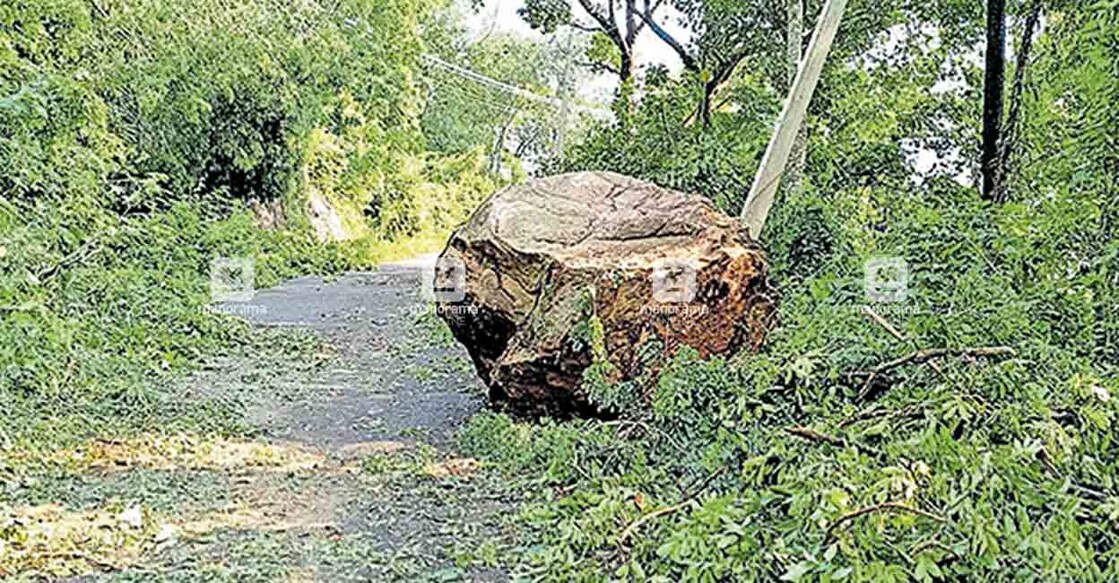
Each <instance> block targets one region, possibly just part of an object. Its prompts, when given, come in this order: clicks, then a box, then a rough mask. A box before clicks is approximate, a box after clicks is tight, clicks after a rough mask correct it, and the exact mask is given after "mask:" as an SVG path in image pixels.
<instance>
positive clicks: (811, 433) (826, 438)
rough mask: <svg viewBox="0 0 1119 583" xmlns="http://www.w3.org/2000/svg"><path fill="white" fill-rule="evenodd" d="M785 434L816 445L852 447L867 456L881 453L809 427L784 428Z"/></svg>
mask: <svg viewBox="0 0 1119 583" xmlns="http://www.w3.org/2000/svg"><path fill="white" fill-rule="evenodd" d="M785 432H786V433H788V434H789V435H794V436H796V437H800V438H803V439H807V440H808V441H815V442H817V443H826V444H828V445H834V446H836V447H848V446H851V447H854V448H855V449H857V450H859V451H861V452H863V453H865V454H869V455H878V454H879V453H881V452H879V451H878V450H876V449H874V448H872V447H870V446H866V445H863V444H861V443H856V442H852V441H848V440H846V439H843V438H842V437H836V436H834V435H828V434H827V433H821V432H819V431H816V430H815V429H812V428H811V427H801V426H796V427H786V428H785Z"/></svg>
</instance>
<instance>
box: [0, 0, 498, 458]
mask: <svg viewBox="0 0 1119 583" xmlns="http://www.w3.org/2000/svg"><path fill="white" fill-rule="evenodd" d="M436 7H437V5H436V4H435V3H431V2H427V1H425V0H370V1H367V0H353V1H350V0H346V1H344V2H342V3H334V2H332V3H330V5H329V6H326V5H323V4H321V3H318V2H304V3H299V4H297V5H293V4H290V3H287V2H272V1H265V2H223V1H208V0H204V1H200V2H190V3H183V2H171V1H164V0H140V1H123V0H109V1H104V0H102V1H99V2H84V1H73V0H17V1H16V2H14V3H12V2H7V3H4V4H3V5H2V6H0V167H2V168H3V170H2V171H0V268H2V271H0V408H2V409H3V410H4V412H5V414H4V419H3V422H2V424H0V445H3V446H4V447H8V446H10V445H12V444H13V443H18V444H20V445H21V446H22V447H46V446H48V445H50V444H52V443H56V442H59V441H67V440H72V439H76V438H82V437H87V436H90V435H94V434H100V433H109V434H112V433H113V432H118V433H119V432H121V431H129V430H132V429H135V428H140V427H145V428H151V427H154V426H160V425H162V426H163V427H165V428H166V427H170V426H171V425H168V424H172V425H173V422H174V423H178V422H185V423H192V424H195V426H194V428H195V429H197V427H198V426H201V427H203V428H207V427H210V428H214V429H231V428H236V425H237V424H236V423H233V422H232V419H233V418H234V416H233V413H234V412H235V408H236V404H235V403H207V402H199V403H181V402H174V401H173V399H171V398H170V397H169V396H168V395H167V394H166V392H163V391H160V390H158V385H160V384H164V383H166V382H167V379H169V378H171V375H173V374H175V373H176V372H180V371H181V370H182V369H184V368H186V367H189V366H191V365H192V364H194V363H196V362H198V360H199V359H200V358H202V357H203V356H205V355H207V354H212V353H213V352H215V351H217V350H219V349H228V348H230V347H231V346H233V345H235V344H236V343H238V342H241V341H244V339H245V336H246V334H245V328H244V326H243V325H240V324H237V323H236V322H235V321H234V320H232V319H229V318H226V317H222V316H219V315H217V314H213V313H211V312H209V311H208V310H207V309H206V308H207V307H208V305H209V300H210V298H209V289H208V285H209V276H208V269H209V263H210V261H211V260H212V259H213V258H214V257H217V256H231V257H232V256H252V257H255V258H256V263H257V266H256V284H257V286H258V287H260V286H268V285H272V284H275V283H276V282H278V281H279V279H280V278H281V277H288V276H292V275H296V274H300V273H306V272H324V271H336V270H339V269H342V268H344V267H346V266H352V265H359V266H367V265H369V264H370V263H371V262H373V261H376V259H377V257H375V256H374V255H373V252H374V251H375V250H376V248H377V246H378V245H381V244H382V243H383V242H384V241H385V240H392V239H400V238H403V237H411V236H417V237H426V236H430V234H432V233H436V232H440V231H442V230H443V229H446V228H448V227H449V226H450V225H453V224H455V223H456V222H458V221H459V220H461V218H462V217H463V216H464V215H465V213H466V212H467V211H468V210H469V209H471V208H472V207H473V206H474V205H475V204H476V202H477V201H478V200H480V199H481V198H482V197H483V196H485V195H486V194H488V193H489V192H491V191H492V190H493V189H494V188H495V187H496V184H497V181H496V180H495V179H494V178H492V177H491V176H490V175H489V174H488V173H487V171H486V169H485V167H484V162H485V160H484V159H483V157H482V156H481V155H480V154H479V153H478V149H477V146H479V145H480V144H478V143H476V144H474V146H475V147H472V148H466V147H464V149H463V151H462V152H460V153H456V154H455V155H438V154H432V153H429V152H426V151H425V150H424V149H423V148H424V142H425V137H424V136H423V134H422V133H421V127H420V123H419V122H420V118H419V113H420V109H421V107H420V106H421V105H422V96H421V93H420V92H419V91H418V90H417V86H416V82H415V76H416V73H417V67H416V64H415V60H416V57H417V56H418V54H419V52H420V51H421V50H422V41H421V39H420V37H419V36H418V25H419V23H420V22H421V21H423V20H425V19H426V18H428V15H429V14H430V12H431V10H433V9H434V8H436ZM355 63H360V64H361V65H360V66H355ZM250 206H252V207H254V208H253V211H254V212H250V210H249V207H250ZM324 209H325V210H324ZM309 211H312V212H309ZM261 215H263V218H262V216H261ZM312 215H318V216H315V217H313V216H312ZM312 218H314V219H315V221H312ZM258 222H264V223H268V224H270V226H271V228H270V229H268V230H262V229H260V228H259V227H258V226H257V225H256V224H255V223H258ZM334 223H337V224H336V225H335V224H334ZM337 237H357V238H358V239H357V240H356V241H351V242H348V243H345V244H337V245H335V244H322V243H319V242H318V240H320V239H323V238H327V239H329V238H337Z"/></svg>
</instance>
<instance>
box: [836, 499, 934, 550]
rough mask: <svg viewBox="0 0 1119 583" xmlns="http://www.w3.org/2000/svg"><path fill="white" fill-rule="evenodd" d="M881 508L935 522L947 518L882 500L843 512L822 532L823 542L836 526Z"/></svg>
mask: <svg viewBox="0 0 1119 583" xmlns="http://www.w3.org/2000/svg"><path fill="white" fill-rule="evenodd" d="M883 510H889V511H894V512H908V513H910V514H916V515H917V516H923V517H925V518H928V519H930V520H935V521H937V522H942V523H947V522H948V519H947V518H944V517H943V516H940V515H939V514H933V513H932V512H929V511H927V510H921V509H920V508H916V507H913V506H909V505H908V504H903V503H901V502H882V503H879V504H872V505H870V506H864V507H862V508H859V509H858V510H853V511H851V512H848V513H847V514H844V515H843V516H840V517H839V518H837V519H836V520H835V522H833V523H831V526H829V527H828V530H827V532H826V533H825V534H824V542H825V544H826V543H827V542H828V541H830V540H831V537H832V535H833V534H834V533H835V530H836V529H837V528H839V527H840V526H843V525H844V524H846V523H848V522H851V521H852V520H854V519H856V518H858V517H860V516H863V515H865V514H871V513H873V512H880V511H883Z"/></svg>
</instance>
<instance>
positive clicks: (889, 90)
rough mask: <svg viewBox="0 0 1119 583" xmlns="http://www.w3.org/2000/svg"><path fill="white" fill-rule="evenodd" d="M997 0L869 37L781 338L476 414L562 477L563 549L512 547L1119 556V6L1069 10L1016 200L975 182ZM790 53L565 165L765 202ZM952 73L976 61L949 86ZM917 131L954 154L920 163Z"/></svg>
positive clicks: (631, 569) (618, 133)
mask: <svg viewBox="0 0 1119 583" xmlns="http://www.w3.org/2000/svg"><path fill="white" fill-rule="evenodd" d="M720 6H721V4H720ZM976 6H978V5H976ZM976 6H968V7H964V6H962V5H959V6H955V5H953V6H948V5H945V4H944V3H932V4H929V3H922V5H921V6H907V5H905V6H896V7H895V11H891V10H884V11H882V12H877V13H875V16H876V17H877V16H881V17H882V18H883V19H884V22H879V23H874V22H871V21H868V20H865V19H855V20H854V21H853V24H852V25H851V26H850V27H849V28H844V29H843V32H842V33H841V40H840V42H839V46H838V48H837V51H838V54H839V57H838V58H834V59H833V60H832V61H831V62H830V64H829V66H828V68H826V69H825V73H824V78H825V82H824V84H823V85H822V86H821V91H822V93H821V94H819V95H817V100H816V101H815V102H814V105H813V107H812V110H811V114H812V115H811V118H810V127H809V132H808V136H809V137H808V142H807V144H808V145H807V159H806V164H805V166H804V170H803V173H801V174H799V175H798V176H797V177H796V178H797V186H796V187H795V188H786V189H785V190H784V192H783V194H782V198H781V199H780V200H779V201H778V205H777V208H776V210H775V215H774V216H773V217H772V218H771V221H770V224H769V225H768V226H767V227H766V231H765V232H763V234H762V239H763V243H764V244H765V246H766V248H767V250H768V251H769V253H770V258H771V261H772V264H773V270H774V273H775V276H776V278H777V280H778V282H779V284H780V286H781V288H782V292H783V298H782V305H781V311H780V320H781V321H780V323H779V325H778V326H777V328H776V329H775V330H774V331H773V332H772V333H771V335H770V337H769V339H768V341H767V344H766V346H765V347H764V348H763V350H762V352H761V353H760V354H757V355H746V354H743V355H738V356H736V357H734V358H730V359H713V360H711V361H707V362H704V361H701V360H699V359H697V358H696V356H695V355H694V354H690V353H688V352H682V353H679V354H677V356H676V357H675V358H674V359H673V360H672V361H671V364H670V365H668V366H667V367H666V368H665V369H664V370H663V371H662V372H661V374H660V376H659V378H657V379H655V381H653V382H649V383H647V384H645V385H641V386H638V387H632V386H631V387H616V386H608V385H602V384H601V382H600V381H599V380H597V379H596V378H595V377H593V376H592V377H589V378H588V379H587V384H586V387H587V390H588V391H589V393H590V394H591V395H592V396H596V397H597V398H598V399H599V402H600V403H601V404H603V405H605V406H609V407H612V408H614V409H615V410H617V411H618V412H619V413H620V418H618V419H617V420H613V421H605V422H603V421H570V422H564V423H554V422H545V423H538V424H533V423H524V422H520V421H516V420H514V419H510V418H508V417H505V416H503V415H499V414H483V415H479V416H477V417H475V418H474V419H473V421H472V422H471V424H470V426H469V427H468V428H467V429H466V430H465V431H464V433H463V435H462V446H463V448H464V450H465V451H466V452H468V453H471V454H473V455H476V456H478V457H480V458H481V459H483V460H488V461H490V462H492V463H493V464H495V465H496V467H498V468H500V471H503V472H507V473H508V475H509V476H511V477H513V478H515V479H516V480H518V481H517V482H516V484H517V485H516V486H515V488H518V489H521V490H523V491H525V492H529V493H531V496H532V499H533V501H532V503H530V504H528V505H527V506H526V507H525V509H524V510H523V511H522V512H521V514H520V516H519V521H520V524H523V525H524V527H525V528H527V529H529V531H530V532H532V533H534V536H535V540H536V541H537V542H538V545H537V546H534V547H530V548H529V549H528V550H523V549H522V550H520V551H519V552H514V553H513V554H514V555H515V556H516V562H515V564H516V565H518V566H517V567H516V569H519V570H517V571H516V572H518V573H520V574H521V575H523V576H525V577H526V578H533V579H539V580H556V581H570V580H588V581H589V580H601V579H603V578H615V579H620V580H639V581H641V580H650V581H728V580H774V579H778V578H779V579H782V580H788V581H840V580H859V581H910V580H918V581H935V580H984V581H1004V580H1100V581H1105V580H1113V579H1115V578H1117V577H1119V572H1117V571H1116V565H1119V560H1117V554H1119V484H1117V482H1116V480H1117V476H1119V467H1117V466H1116V465H1115V459H1116V457H1117V456H1116V454H1117V453H1119V452H1117V449H1116V447H1117V444H1116V441H1115V437H1114V436H1115V421H1116V414H1117V409H1116V391H1117V390H1119V374H1117V373H1119V370H1117V369H1116V363H1117V362H1119V358H1117V357H1119V352H1117V350H1119V335H1117V325H1119V296H1116V290H1117V289H1119V263H1117V259H1119V231H1117V229H1119V206H1117V205H1116V201H1117V200H1119V190H1117V186H1119V181H1117V180H1119V175H1117V174H1116V170H1117V168H1119V165H1117V162H1119V147H1117V145H1119V144H1116V142H1115V137H1114V135H1113V132H1110V131H1109V130H1107V129H1105V128H1108V127H1114V124H1115V123H1116V122H1117V121H1119V117H1117V116H1119V109H1117V108H1116V107H1115V106H1114V105H1108V103H1107V102H1108V100H1110V99H1114V98H1115V97H1116V96H1119V83H1117V82H1116V80H1117V79H1119V78H1117V77H1116V76H1115V72H1116V71H1117V70H1119V69H1117V68H1116V67H1119V61H1117V60H1116V56H1115V54H1114V51H1113V50H1112V49H1109V48H1107V47H1113V46H1114V45H1115V42H1116V41H1117V38H1119V37H1116V31H1117V30H1119V26H1117V25H1119V21H1117V20H1116V16H1115V14H1116V12H1115V8H1116V5H1115V4H1114V3H1113V2H1095V3H1091V2H1089V3H1075V4H1073V3H1049V2H1046V3H1044V10H1045V12H1044V14H1045V18H1046V23H1047V24H1046V28H1045V31H1044V33H1043V34H1041V35H1040V37H1038V38H1037V39H1035V46H1034V47H1033V50H1034V51H1035V52H1034V53H1033V55H1032V57H1031V60H1030V61H1029V63H1028V67H1029V68H1028V70H1023V71H1022V75H1023V77H1024V79H1025V81H1024V83H1026V84H1027V89H1026V90H1025V91H1024V93H1023V94H1021V95H1020V96H1019V99H1021V103H1020V105H1019V111H1018V113H1017V115H1018V116H1019V117H1018V119H1017V124H1018V126H1017V128H1018V129H1017V130H1016V133H1015V134H1014V136H1013V138H1012V139H1013V147H1012V148H1011V149H1010V150H1009V151H1010V152H1011V155H1010V161H1009V162H1008V164H1009V165H1010V168H1011V171H1010V174H1009V176H1008V178H1007V180H1008V182H1007V192H1006V197H1005V202H1003V203H1001V204H999V203H992V202H988V201H985V200H982V199H981V198H980V196H979V194H978V193H977V190H976V187H975V183H974V182H973V180H974V178H973V177H972V176H970V175H968V174H964V175H962V176H961V175H960V173H961V172H962V171H966V170H968V169H973V168H975V167H976V164H975V157H976V156H977V155H978V148H977V147H976V144H977V143H978V141H977V132H978V128H979V127H980V125H981V124H980V114H981V109H980V107H979V100H978V92H977V89H978V87H979V86H978V85H977V84H976V80H977V79H978V78H979V74H980V73H981V69H980V68H979V67H977V66H976V65H975V64H970V63H968V62H967V61H966V60H961V59H960V58H959V55H960V54H961V52H963V51H965V50H966V49H965V47H968V46H974V43H976V42H979V40H980V39H981V36H979V35H981V34H982V20H981V14H980V13H979V12H978V11H976V10H973V8H976ZM864 8H865V7H864ZM1012 8H1014V9H1018V10H1021V11H1022V12H1020V14H1023V15H1024V14H1025V11H1026V9H1027V8H1029V3H1024V4H1023V5H1021V6H1013V7H1012ZM854 9H855V10H856V11H858V10H860V8H858V7H855V8H854ZM859 14H862V13H861V12H859ZM1024 20H1025V19H1024V18H1020V19H1019V20H1017V22H1018V23H1019V24H1022V23H1023V21H1024ZM862 26H866V27H867V28H865V29H862V28H860V27H862ZM890 27H894V28H892V29H891V30H893V32H892V33H891V34H890V38H891V39H893V40H894V42H892V43H891V44H892V46H891V47H890V48H888V49H887V48H883V46H882V45H880V44H877V43H881V42H884V39H885V38H886V33H883V32H882V31H883V29H884V28H890ZM852 29H854V30H852ZM1011 30H1012V31H1016V30H1020V29H1014V28H1012V29H1011ZM901 31H905V32H904V33H902V32H901ZM864 34H865V36H863V35H864ZM875 39H877V40H875ZM862 43H867V44H862ZM704 48H705V46H704V45H703V44H699V46H698V48H697V50H698V51H699V52H700V53H702V51H703V50H704ZM712 48H713V47H712ZM776 48H779V47H775V48H772V49H770V53H769V54H772V51H773V50H776ZM767 62H771V61H767V60H766V59H764V58H759V59H757V60H754V61H750V62H748V63H745V64H743V65H742V69H740V72H739V74H738V75H736V76H735V77H734V80H733V81H731V82H730V83H729V84H728V86H726V87H725V88H723V89H722V90H721V91H722V93H721V96H720V97H718V98H717V100H721V101H722V102H723V103H727V104H733V106H726V107H723V108H715V109H714V111H712V113H711V115H710V120H709V122H708V123H706V124H704V123H700V121H693V122H692V123H690V124H688V123H684V124H682V125H681V124H677V123H671V121H673V120H689V119H693V116H694V113H695V112H696V111H697V107H698V106H697V100H701V99H703V96H702V94H701V92H700V89H701V88H702V85H701V82H702V79H700V80H699V81H697V80H695V79H692V78H689V77H688V76H687V75H684V76H683V77H681V78H673V77H671V76H665V75H663V74H660V73H657V72H656V71H651V72H650V73H649V74H648V75H647V76H646V78H645V83H644V85H642V89H643V95H642V97H641V99H640V100H637V101H636V103H633V104H626V103H623V104H622V105H621V106H620V108H621V109H622V114H621V115H620V116H619V120H618V122H617V123H616V124H614V125H605V126H600V127H597V128H595V129H593V130H592V131H591V133H590V135H589V136H588V138H587V139H586V140H585V141H583V142H581V143H579V144H578V145H576V146H574V147H573V148H572V151H571V152H570V155H569V156H567V157H566V158H565V159H564V161H563V164H564V167H565V168H575V169H609V170H615V171H620V172H625V173H629V174H633V175H636V176H640V177H645V178H649V179H652V180H655V181H657V182H660V183H662V184H666V185H670V186H674V187H677V188H682V189H685V190H690V191H698V192H702V193H704V194H706V195H708V196H710V197H712V198H713V199H714V200H715V201H716V202H718V203H719V204H720V205H722V206H723V208H724V209H726V210H727V211H728V212H731V213H736V212H738V209H739V208H741V204H742V198H741V197H742V196H743V195H744V193H745V192H746V190H747V189H748V187H749V181H750V178H751V176H752V172H751V171H750V169H752V168H753V167H754V166H755V165H756V161H757V160H758V159H759V158H760V154H761V151H762V149H764V147H765V143H766V142H765V141H766V139H768V131H769V124H770V123H771V120H772V119H773V116H775V115H776V112H777V109H778V105H779V103H778V98H777V97H776V95H778V94H779V90H780V89H779V88H780V84H779V83H777V82H773V81H771V80H767V76H766V70H765V69H764V68H762V65H764V64H765V63H767ZM852 65H856V66H852ZM1019 66H1022V67H1025V66H1027V65H1025V64H1019ZM772 77H773V76H772V75H771V76H770V79H772ZM945 78H948V79H960V80H963V81H962V82H961V83H958V84H955V85H954V86H953V85H951V84H949V85H946V86H943V87H936V88H935V89H934V85H937V83H938V81H942V80H943V79H945ZM665 120H670V122H669V123H666V121H665ZM915 147H916V148H926V149H930V150H934V151H936V152H938V153H939V156H933V158H936V159H937V161H936V163H935V165H933V166H932V167H931V168H922V169H921V170H920V171H918V170H917V169H916V164H918V163H920V162H919V161H917V160H916V158H915V157H914V155H913V152H914V148H915ZM875 258H900V259H902V260H904V261H905V263H906V265H907V269H908V288H907V295H906V298H905V300H904V301H901V302H895V303H881V302H876V301H874V299H873V298H868V297H867V294H866V291H865V288H866V283H865V281H864V276H865V273H866V271H865V263H866V262H867V261H868V260H871V259H875ZM591 370H592V371H593V370H594V369H593V367H592V369H591ZM619 395H621V396H622V397H619Z"/></svg>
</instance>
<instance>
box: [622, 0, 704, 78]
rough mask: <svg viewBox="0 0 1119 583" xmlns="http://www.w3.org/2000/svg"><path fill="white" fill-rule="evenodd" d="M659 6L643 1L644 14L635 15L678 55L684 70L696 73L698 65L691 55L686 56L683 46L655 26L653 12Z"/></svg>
mask: <svg viewBox="0 0 1119 583" xmlns="http://www.w3.org/2000/svg"><path fill="white" fill-rule="evenodd" d="M659 5H660V4H659V3H657V4H656V5H652V4H650V3H649V0H645V10H644V12H641V11H639V12H638V13H637V15H638V16H640V17H641V20H642V21H643V22H644V23H645V24H646V25H647V26H648V27H649V30H651V31H653V34H655V35H657V38H659V39H661V40H662V41H664V43H665V44H666V45H668V46H669V47H670V48H671V49H672V50H673V51H675V52H676V54H677V55H679V57H680V62H682V63H684V68H685V69H688V70H689V71H693V72H697V73H698V72H699V64H698V63H697V62H696V60H695V59H694V58H692V56H691V55H689V54H688V51H687V49H685V48H684V45H681V44H680V42H679V41H677V40H676V39H675V38H673V37H672V35H670V34H668V31H666V30H665V29H663V28H661V26H660V25H659V24H657V21H656V20H654V19H653V12H654V11H655V10H656V6H659Z"/></svg>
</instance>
